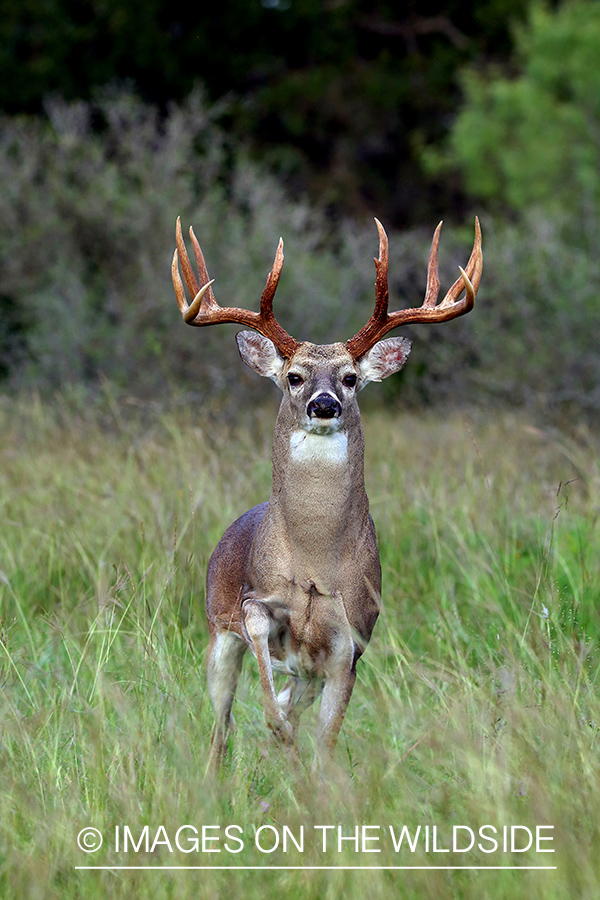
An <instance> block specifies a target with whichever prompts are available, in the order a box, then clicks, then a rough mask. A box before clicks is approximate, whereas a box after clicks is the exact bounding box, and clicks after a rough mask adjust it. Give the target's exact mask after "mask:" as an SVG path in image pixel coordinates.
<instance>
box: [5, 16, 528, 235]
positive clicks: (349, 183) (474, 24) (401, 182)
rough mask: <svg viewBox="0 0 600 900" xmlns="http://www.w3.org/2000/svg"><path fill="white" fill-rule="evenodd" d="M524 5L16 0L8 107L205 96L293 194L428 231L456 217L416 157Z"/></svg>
mask: <svg viewBox="0 0 600 900" xmlns="http://www.w3.org/2000/svg"><path fill="white" fill-rule="evenodd" d="M526 8H527V4H525V3H523V2H522V0H478V2H477V3H475V2H473V0H467V2H465V0H453V2H451V3H447V4H446V5H445V6H444V8H443V10H440V7H439V4H438V3H435V2H431V0H429V2H419V3H417V2H416V0H410V2H408V3H405V4H402V6H401V7H399V6H398V5H397V4H390V3H389V2H387V0H376V2H373V0H369V2H367V0H342V2H335V3H323V2H321V0H301V2H298V0H294V2H289V0H251V2H249V0H227V2H226V3H222V4H220V5H217V6H215V5H214V4H213V5H212V6H211V7H210V9H209V8H208V7H206V8H205V5H203V4H172V3H171V4H168V3H165V2H164V0H147V2H145V3H143V4H142V3H140V2H139V0H76V2H74V0H45V2H43V3H40V2H39V0H22V2H17V0H3V2H2V15H1V16H0V109H3V110H4V111H6V112H8V113H17V114H18V113H21V112H25V111H26V112H33V113H39V112H40V111H41V110H42V108H43V103H44V101H45V98H46V97H47V96H48V94H57V95H60V96H61V97H63V98H65V99H66V100H68V101H74V100H90V99H91V98H92V97H93V96H94V94H95V92H97V90H98V89H102V88H104V86H105V85H106V84H111V83H114V82H117V83H123V82H125V83H128V84H130V85H131V86H132V88H133V90H134V91H135V92H136V93H137V94H138V96H140V97H141V98H142V99H143V100H144V101H145V102H149V103H153V104H157V105H158V106H159V107H160V109H161V110H162V111H164V110H166V108H167V107H168V105H169V103H171V102H173V101H175V102H179V103H181V102H183V101H184V100H185V98H186V97H187V96H188V95H189V93H190V91H191V90H192V89H193V88H194V85H197V84H198V83H200V84H202V85H203V86H204V87H205V88H206V91H207V93H208V96H209V97H210V99H211V101H212V102H215V101H220V100H221V99H222V98H223V97H228V98H230V99H232V101H233V102H232V104H231V107H230V113H229V118H228V127H229V129H230V130H231V132H232V134H234V136H235V137H236V139H238V140H242V139H243V140H244V141H245V142H248V143H249V144H250V145H251V146H252V148H253V150H254V152H255V153H256V154H257V156H258V157H259V158H261V159H264V157H265V156H267V157H268V158H269V159H270V160H271V162H272V163H273V165H276V166H277V167H278V169H279V170H280V171H281V172H283V173H285V175H286V177H287V179H288V182H289V184H291V185H292V186H294V188H295V189H296V190H298V191H299V192H304V191H308V192H310V194H311V196H312V197H313V198H315V197H318V198H323V197H325V198H326V199H327V202H328V203H329V204H330V205H332V206H334V207H335V208H336V209H337V210H343V211H344V212H346V213H347V212H352V213H356V211H357V210H359V211H361V212H362V211H365V210H367V211H368V212H369V213H371V211H373V212H378V214H379V215H380V216H385V217H386V218H387V219H388V221H392V220H393V221H396V222H403V223H404V222H406V221H413V222H414V221H419V219H420V218H421V216H422V215H423V214H424V212H425V211H426V210H427V209H428V207H430V206H432V205H433V206H436V205H437V206H438V208H439V207H441V206H443V205H446V204H445V203H444V201H445V200H446V198H447V194H446V192H445V186H444V185H443V184H438V185H436V186H435V189H433V190H432V189H431V187H430V186H429V185H428V184H427V181H426V179H425V178H424V174H423V172H422V169H421V166H420V162H419V159H418V155H417V154H416V152H415V147H416V146H417V145H418V144H419V142H421V141H425V142H430V141H433V140H436V139H439V138H440V136H441V135H442V134H443V133H444V132H445V123H446V121H447V119H448V116H450V115H451V114H452V111H453V109H454V106H455V102H456V92H457V83H456V76H457V72H458V70H459V68H460V67H461V66H463V65H464V63H465V62H466V61H468V60H474V59H477V58H481V57H484V58H487V57H488V55H489V54H490V53H491V54H492V56H493V57H494V58H497V56H498V55H500V56H502V55H503V54H506V53H507V52H508V51H509V49H510V46H511V38H510V23H511V22H512V21H513V20H514V19H517V20H518V19H521V18H522V16H523V15H524V12H525V10H526ZM373 206H375V207H376V209H373V210H372V207H373Z"/></svg>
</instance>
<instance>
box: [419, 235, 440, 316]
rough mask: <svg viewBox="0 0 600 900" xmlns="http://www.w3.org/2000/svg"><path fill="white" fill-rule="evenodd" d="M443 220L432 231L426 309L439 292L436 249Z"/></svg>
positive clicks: (435, 300) (433, 302)
mask: <svg viewBox="0 0 600 900" xmlns="http://www.w3.org/2000/svg"><path fill="white" fill-rule="evenodd" d="M442 225H443V222H440V224H439V225H438V227H437V228H436V229H435V231H434V233H433V240H432V242H431V250H430V251H429V262H428V263H427V290H426V291H425V300H424V301H423V306H424V308H425V309H428V308H429V307H431V306H435V304H436V303H437V299H438V296H439V293H440V278H439V274H438V250H439V246H440V232H441V230H442Z"/></svg>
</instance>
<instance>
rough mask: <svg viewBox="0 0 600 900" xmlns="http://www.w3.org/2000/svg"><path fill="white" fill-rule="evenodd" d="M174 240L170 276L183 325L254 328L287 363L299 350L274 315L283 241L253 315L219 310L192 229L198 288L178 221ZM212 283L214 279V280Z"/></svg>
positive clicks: (296, 342)
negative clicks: (200, 283)
mask: <svg viewBox="0 0 600 900" xmlns="http://www.w3.org/2000/svg"><path fill="white" fill-rule="evenodd" d="M175 235H176V240H177V250H176V251H175V253H174V254H173V265H172V266H171V274H172V276H173V287H174V288H175V296H176V297H177V303H178V304H179V309H180V310H181V315H182V316H183V320H184V322H187V324H188V325H198V326H202V325H218V324H220V323H222V322H237V323H238V324H239V325H245V326H246V327H248V328H253V329H254V330H255V331H258V332H259V333H260V334H262V335H263V336H264V337H267V338H269V339H270V340H271V341H273V343H274V344H275V346H276V347H277V349H278V350H279V352H280V353H281V355H282V356H285V357H287V358H288V359H289V357H291V356H292V355H293V353H294V352H295V351H296V349H297V348H298V341H296V340H295V339H294V338H293V337H291V336H290V335H289V334H288V333H287V331H284V329H283V328H282V327H281V325H280V324H279V322H278V321H277V319H276V318H275V315H274V314H273V297H274V296H275V291H276V290H277V283H278V281H279V276H280V275H281V269H282V266H283V240H282V239H281V238H280V239H279V244H278V246H277V253H276V254H275V261H274V263H273V268H272V269H271V271H270V272H269V276H268V278H267V283H266V285H265V289H264V291H263V292H262V296H261V298H260V312H252V310H249V309H237V308H236V307H229V306H219V304H218V303H217V301H216V300H215V295H214V294H213V290H212V287H211V285H212V284H213V281H210V280H209V277H208V271H207V268H206V263H205V262H204V255H203V253H202V250H201V249H200V244H199V243H198V239H197V238H196V235H195V234H194V229H193V228H190V238H191V241H192V247H193V248H194V256H195V257H196V264H197V266H198V275H199V276H200V281H201V282H202V287H200V285H199V283H198V280H197V278H196V276H195V274H194V270H193V269H192V265H191V263H190V259H189V256H188V254H187V250H186V248H185V243H184V240H183V235H182V233H181V220H180V218H179V217H178V218H177V228H176V231H175ZM179 262H181V271H182V273H183V280H184V281H185V286H186V287H187V289H188V293H189V294H190V296H191V297H193V300H192V302H191V303H190V304H189V306H188V302H187V299H186V296H185V291H184V288H183V282H182V280H181V275H180V274H179ZM213 280H214V279H213Z"/></svg>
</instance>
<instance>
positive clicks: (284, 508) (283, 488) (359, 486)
mask: <svg viewBox="0 0 600 900" xmlns="http://www.w3.org/2000/svg"><path fill="white" fill-rule="evenodd" d="M323 432H324V433H317V432H310V431H306V430H304V429H303V428H298V427H297V426H295V425H294V423H293V422H292V421H288V420H287V418H286V416H285V415H280V417H279V418H278V421H277V425H276V429H275V435H274V439H273V489H272V493H271V500H270V502H269V510H270V515H271V516H272V517H273V519H274V520H277V527H278V528H280V529H281V530H282V533H283V534H285V535H286V539H287V541H289V542H291V543H292V544H293V545H294V546H295V547H297V548H299V549H300V548H301V549H302V552H304V553H313V552H314V553H318V554H325V555H328V554H330V553H331V554H334V555H336V556H338V557H339V556H340V554H343V553H344V552H345V548H347V547H349V546H350V547H351V546H352V545H353V544H354V545H355V543H356V540H357V538H358V536H359V535H360V534H361V533H362V530H363V529H364V527H365V521H366V520H367V519H368V513H369V503H368V500H367V495H366V492H365V483H364V439H363V434H362V428H361V424H360V418H359V417H358V414H357V415H356V416H355V417H353V418H352V419H350V421H349V422H348V423H347V424H346V426H345V427H344V428H341V429H339V430H331V431H330V432H327V430H326V427H324V428H323Z"/></svg>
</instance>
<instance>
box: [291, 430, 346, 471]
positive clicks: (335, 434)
mask: <svg viewBox="0 0 600 900" xmlns="http://www.w3.org/2000/svg"><path fill="white" fill-rule="evenodd" d="M290 455H291V458H292V459H293V460H295V461H296V462H329V463H336V464H338V465H339V464H341V463H344V462H346V460H347V459H348V434H347V433H346V432H345V431H331V432H329V433H328V434H317V433H315V432H313V431H304V430H303V429H301V428H299V429H297V430H296V431H292V435H291V437H290Z"/></svg>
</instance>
